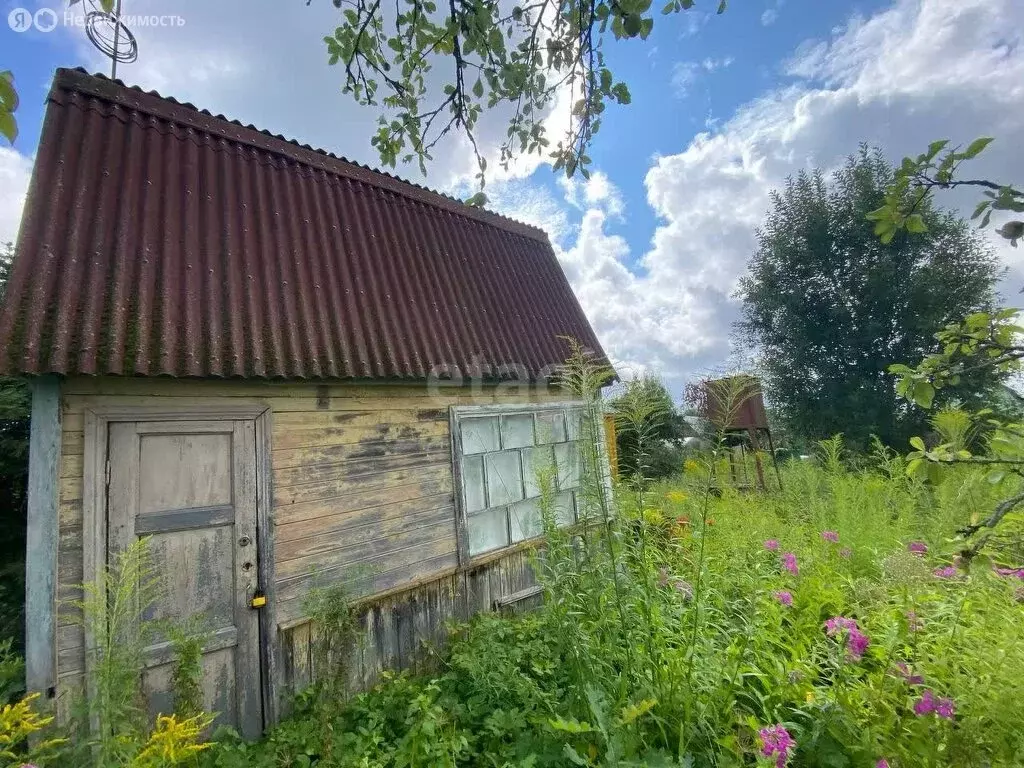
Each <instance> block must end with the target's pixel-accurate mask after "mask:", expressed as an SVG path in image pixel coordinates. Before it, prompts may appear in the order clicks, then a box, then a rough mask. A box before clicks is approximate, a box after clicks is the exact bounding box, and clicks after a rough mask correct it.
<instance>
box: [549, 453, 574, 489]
mask: <svg viewBox="0 0 1024 768" xmlns="http://www.w3.org/2000/svg"><path fill="white" fill-rule="evenodd" d="M554 448H555V466H556V467H557V468H558V488H559V489H560V490H565V489H566V488H576V487H577V486H579V484H580V445H579V443H559V444H558V445H556V446H555V447H554Z"/></svg>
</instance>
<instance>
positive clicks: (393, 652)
mask: <svg viewBox="0 0 1024 768" xmlns="http://www.w3.org/2000/svg"><path fill="white" fill-rule="evenodd" d="M532 557H533V553H532V551H531V550H530V549H528V548H523V549H520V550H517V551H514V552H512V553H510V554H507V555H505V556H502V557H496V558H494V559H493V560H490V561H489V562H487V563H484V564H483V565H480V566H474V567H473V568H472V569H471V570H469V571H464V572H463V571H459V572H455V573H452V574H450V575H448V576H446V577H444V578H441V579H437V580H433V581H427V582H426V583H421V584H419V585H417V586H415V587H413V588H412V589H409V590H406V591H402V592H398V593H397V594H391V595H389V596H386V597H384V598H378V597H374V598H371V599H369V600H368V601H367V602H365V603H363V604H362V605H361V606H358V607H357V626H358V627H359V628H360V630H359V632H360V637H359V639H358V640H357V642H356V644H355V646H356V647H355V648H354V649H353V651H352V653H350V654H349V658H348V659H346V660H345V662H344V663H346V664H347V665H349V666H350V668H351V669H352V672H353V677H354V678H355V683H354V685H353V690H365V689H367V688H370V687H372V686H373V685H374V684H376V682H377V681H378V680H379V678H380V674H381V672H382V671H383V670H386V669H387V670H393V671H399V670H406V669H409V670H414V671H420V672H422V671H426V670H429V669H431V668H432V663H433V658H434V652H436V651H437V650H439V649H441V648H443V647H444V645H445V644H446V642H447V639H448V624H449V622H452V621H457V622H458V621H465V620H467V619H469V618H470V617H471V616H473V615H475V614H477V613H481V612H485V611H492V610H494V608H495V605H494V603H495V601H496V600H497V601H498V602H499V603H501V602H502V598H507V597H511V596H515V594H516V593H517V592H518V593H524V594H522V595H520V596H519V598H520V599H517V600H514V601H513V602H511V603H510V604H508V605H504V606H499V607H503V609H504V610H506V611H510V612H519V611H522V610H528V609H530V608H532V607H535V606H536V605H537V604H538V603H539V601H540V599H541V594H540V592H539V590H537V589H535V588H536V587H537V581H536V576H535V574H534V572H533V569H532V567H531V558H532ZM463 582H464V583H465V584H466V585H467V586H466V588H465V590H463V589H461V588H460V584H461V583H463ZM527 592H529V594H526V593H527ZM281 641H282V646H283V648H284V656H285V658H287V659H290V660H291V661H290V663H286V664H285V669H284V674H285V681H284V686H283V690H284V692H286V694H294V693H298V692H299V691H301V690H303V689H304V688H305V687H307V686H308V685H309V684H310V683H311V682H313V679H312V678H311V677H310V674H309V666H308V663H307V662H306V659H308V658H310V657H311V656H312V655H314V654H315V632H313V631H311V624H310V623H309V622H305V623H302V624H299V625H298V626H292V627H290V628H287V629H284V630H283V631H282V632H281Z"/></svg>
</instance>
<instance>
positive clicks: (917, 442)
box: [910, 435, 925, 452]
mask: <svg viewBox="0 0 1024 768" xmlns="http://www.w3.org/2000/svg"><path fill="white" fill-rule="evenodd" d="M910 445H911V446H912V447H914V448H916V449H917V450H919V451H921V452H924V450H925V447H924V440H922V439H921V438H920V437H918V436H917V435H914V437H912V438H910Z"/></svg>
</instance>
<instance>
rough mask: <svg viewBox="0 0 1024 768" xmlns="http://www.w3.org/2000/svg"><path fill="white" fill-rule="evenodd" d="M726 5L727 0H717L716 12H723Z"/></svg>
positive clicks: (727, 3)
mask: <svg viewBox="0 0 1024 768" xmlns="http://www.w3.org/2000/svg"><path fill="white" fill-rule="evenodd" d="M728 5H729V0H719V2H718V13H719V14H722V13H725V9H726V8H727V7H728Z"/></svg>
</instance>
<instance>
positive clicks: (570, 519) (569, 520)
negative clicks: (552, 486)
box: [552, 491, 576, 525]
mask: <svg viewBox="0 0 1024 768" xmlns="http://www.w3.org/2000/svg"><path fill="white" fill-rule="evenodd" d="M552 506H553V507H554V511H555V522H556V523H557V524H558V525H572V524H573V523H575V522H576V507H575V505H574V503H573V495H572V492H571V491H565V492H564V493H559V494H557V495H556V496H555V498H554V502H553V505H552Z"/></svg>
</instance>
